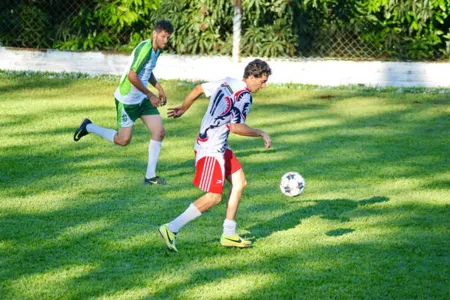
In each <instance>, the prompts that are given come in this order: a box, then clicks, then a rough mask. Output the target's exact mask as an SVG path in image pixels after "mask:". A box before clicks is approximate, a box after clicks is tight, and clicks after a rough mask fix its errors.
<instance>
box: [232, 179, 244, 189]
mask: <svg viewBox="0 0 450 300" xmlns="http://www.w3.org/2000/svg"><path fill="white" fill-rule="evenodd" d="M246 186H247V180H246V179H245V178H244V179H242V180H240V181H238V182H233V188H234V189H237V190H241V191H242V190H243V189H245V187H246Z"/></svg>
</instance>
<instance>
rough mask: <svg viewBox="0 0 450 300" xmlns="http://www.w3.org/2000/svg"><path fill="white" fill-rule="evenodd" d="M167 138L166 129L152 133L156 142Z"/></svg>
mask: <svg viewBox="0 0 450 300" xmlns="http://www.w3.org/2000/svg"><path fill="white" fill-rule="evenodd" d="M165 136H166V129H165V128H161V129H158V130H155V132H152V139H153V140H156V141H162V140H163V139H164V137H165Z"/></svg>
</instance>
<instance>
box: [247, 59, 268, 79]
mask: <svg viewBox="0 0 450 300" xmlns="http://www.w3.org/2000/svg"><path fill="white" fill-rule="evenodd" d="M271 74H272V69H270V67H269V65H268V64H267V63H266V62H265V61H263V60H261V59H258V58H257V59H255V60H253V61H251V62H250V63H249V64H248V65H247V66H246V67H245V70H244V78H248V77H249V76H250V75H253V76H255V77H256V78H260V77H261V76H263V75H267V76H269V75H271Z"/></svg>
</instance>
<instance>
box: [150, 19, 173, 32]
mask: <svg viewBox="0 0 450 300" xmlns="http://www.w3.org/2000/svg"><path fill="white" fill-rule="evenodd" d="M153 30H154V31H156V32H161V31H166V32H167V33H170V34H172V33H173V25H172V23H170V21H169V20H160V21H158V22H156V23H155V26H154V27H153Z"/></svg>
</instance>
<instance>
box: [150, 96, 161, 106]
mask: <svg viewBox="0 0 450 300" xmlns="http://www.w3.org/2000/svg"><path fill="white" fill-rule="evenodd" d="M149 99H150V102H151V103H152V105H153V106H154V107H158V106H159V105H160V104H161V102H160V99H159V98H158V97H156V96H155V95H151V96H150V97H149Z"/></svg>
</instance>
